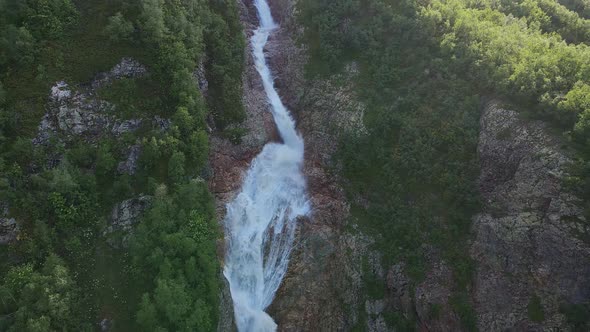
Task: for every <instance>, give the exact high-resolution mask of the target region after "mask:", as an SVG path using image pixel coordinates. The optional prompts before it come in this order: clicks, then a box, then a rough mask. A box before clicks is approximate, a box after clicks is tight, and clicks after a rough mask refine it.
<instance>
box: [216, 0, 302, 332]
mask: <svg viewBox="0 0 590 332" xmlns="http://www.w3.org/2000/svg"><path fill="white" fill-rule="evenodd" d="M255 6H256V9H257V11H258V18H259V21H260V23H259V27H258V29H256V30H255V31H254V34H253V36H252V37H251V39H250V42H251V44H252V52H253V55H254V60H255V65H256V70H257V71H258V73H259V74H260V76H261V78H262V82H263V85H264V90H265V92H266V95H267V97H268V102H269V103H270V105H271V108H272V115H273V118H274V121H275V124H276V126H277V129H278V131H279V133H280V135H281V138H282V140H283V144H279V143H268V144H267V145H265V146H264V148H263V149H262V151H261V152H260V154H259V155H258V156H256V158H255V159H254V160H253V161H252V165H251V166H250V168H249V169H248V172H247V174H246V177H245V179H244V183H243V184H242V189H241V192H240V193H239V194H238V195H237V197H236V198H235V199H234V200H233V201H232V202H230V203H229V204H228V205H227V215H226V217H225V220H224V224H225V228H226V239H227V252H226V258H225V267H224V275H225V277H226V278H227V280H228V281H229V285H230V292H231V295H232V299H233V303H234V312H235V317H236V325H237V327H238V330H239V331H240V332H265V331H275V330H276V328H277V325H276V324H275V322H274V320H273V319H272V318H271V317H270V316H269V315H268V314H267V313H266V312H265V311H264V310H265V309H266V308H267V307H268V306H269V305H270V304H271V302H272V300H273V298H274V296H275V293H276V291H277V289H278V288H279V285H280V283H281V280H282V279H283V277H284V276H285V273H286V272H287V266H288V264H289V254H290V253H291V250H292V247H293V239H294V236H295V229H296V227H297V217H299V216H304V215H307V214H308V213H309V212H310V208H311V207H310V204H309V201H308V198H307V195H306V185H305V178H304V177H303V174H302V173H301V166H302V164H303V139H302V138H301V136H300V135H299V134H298V133H297V131H296V130H295V121H294V120H293V118H292V117H291V116H290V114H289V112H288V110H287V109H286V108H285V106H284V105H283V103H282V101H281V99H280V97H279V95H278V93H277V91H276V90H275V88H274V84H273V77H272V74H271V72H270V69H269V68H268V66H267V64H266V59H265V56H264V46H265V45H266V42H267V41H268V37H269V35H270V34H271V33H272V31H273V30H274V29H276V28H277V25H276V24H275V22H274V20H273V18H272V15H271V12H270V8H269V6H268V3H267V2H266V0H255Z"/></svg>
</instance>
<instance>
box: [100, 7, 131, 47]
mask: <svg viewBox="0 0 590 332" xmlns="http://www.w3.org/2000/svg"><path fill="white" fill-rule="evenodd" d="M133 30H134V28H133V24H132V23H131V22H129V21H127V20H126V19H125V17H124V16H123V14H121V12H118V13H117V14H115V15H114V16H111V17H109V23H108V24H107V26H106V27H105V31H104V33H105V34H106V35H107V36H108V37H109V39H110V40H111V41H113V42H115V43H117V42H121V41H127V40H130V39H131V35H132V34H133Z"/></svg>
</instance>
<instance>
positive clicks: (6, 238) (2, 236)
mask: <svg viewBox="0 0 590 332" xmlns="http://www.w3.org/2000/svg"><path fill="white" fill-rule="evenodd" d="M8 212H9V211H8V205H7V204H5V203H3V202H0V245H4V244H9V243H11V242H13V241H15V240H16V238H17V236H18V230H19V227H18V224H17V222H16V219H14V218H9V216H8Z"/></svg>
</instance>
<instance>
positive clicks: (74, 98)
mask: <svg viewBox="0 0 590 332" xmlns="http://www.w3.org/2000/svg"><path fill="white" fill-rule="evenodd" d="M145 73H146V69H145V67H143V66H142V65H141V64H139V63H138V62H137V61H135V60H133V59H130V58H123V59H122V60H121V62H120V63H118V64H117V65H115V67H113V69H111V70H110V71H109V72H106V73H101V74H99V75H97V77H96V78H95V79H94V80H93V81H92V82H91V83H90V84H87V85H80V86H77V87H76V88H75V89H73V88H72V87H70V86H69V85H68V84H67V83H66V82H64V81H60V82H56V83H55V85H54V86H53V87H52V88H51V94H50V98H49V104H48V107H47V113H46V114H45V115H44V116H43V119H42V120H41V123H40V124H39V127H38V133H37V136H36V137H35V138H34V139H33V143H34V144H36V145H49V144H50V140H51V138H52V137H54V138H56V139H58V140H60V141H64V142H66V143H67V142H69V141H77V140H80V139H83V140H85V141H88V142H97V141H98V140H100V139H101V138H102V137H104V136H107V135H113V136H120V135H122V134H124V133H126V132H130V131H135V130H137V129H138V128H139V127H140V126H141V124H142V121H141V120H140V119H130V120H119V119H117V117H116V116H115V115H114V112H113V111H114V109H115V107H114V105H112V104H110V103H108V102H106V101H104V100H100V99H99V98H98V97H97V89H98V88H100V87H103V86H104V85H106V84H109V83H110V82H112V81H113V80H116V79H120V78H123V77H140V76H142V75H144V74H145Z"/></svg>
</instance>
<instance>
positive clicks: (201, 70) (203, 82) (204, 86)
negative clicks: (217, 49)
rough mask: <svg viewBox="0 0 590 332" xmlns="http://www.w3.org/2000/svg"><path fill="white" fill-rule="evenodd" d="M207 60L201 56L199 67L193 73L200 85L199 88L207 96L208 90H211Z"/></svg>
mask: <svg viewBox="0 0 590 332" xmlns="http://www.w3.org/2000/svg"><path fill="white" fill-rule="evenodd" d="M205 61H206V59H205V58H204V57H203V58H201V60H200V61H199V65H198V66H197V69H196V70H195V72H194V73H193V76H194V78H195V79H196V81H197V84H198V85H199V90H200V91H201V94H202V95H203V96H206V95H207V91H209V81H207V76H206V75H205Z"/></svg>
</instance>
